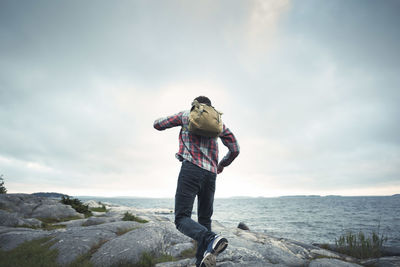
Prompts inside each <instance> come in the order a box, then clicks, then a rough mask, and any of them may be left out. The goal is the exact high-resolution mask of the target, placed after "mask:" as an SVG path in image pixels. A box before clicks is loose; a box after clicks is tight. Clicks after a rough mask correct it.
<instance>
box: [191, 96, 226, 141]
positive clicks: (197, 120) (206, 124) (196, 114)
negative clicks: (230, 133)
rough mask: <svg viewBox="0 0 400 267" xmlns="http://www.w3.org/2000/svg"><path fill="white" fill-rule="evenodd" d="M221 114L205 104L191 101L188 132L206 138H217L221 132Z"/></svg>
mask: <svg viewBox="0 0 400 267" xmlns="http://www.w3.org/2000/svg"><path fill="white" fill-rule="evenodd" d="M221 115H222V113H221V112H219V111H217V110H216V109H215V108H214V107H212V106H209V105H207V104H203V103H199V102H198V101H197V100H195V101H193V103H192V108H191V110H190V113H189V132H191V133H193V134H197V135H201V136H206V137H218V136H219V135H220V133H221V132H222V120H221Z"/></svg>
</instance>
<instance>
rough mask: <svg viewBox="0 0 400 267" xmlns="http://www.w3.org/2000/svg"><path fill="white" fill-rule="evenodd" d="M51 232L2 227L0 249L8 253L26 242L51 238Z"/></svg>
mask: <svg viewBox="0 0 400 267" xmlns="http://www.w3.org/2000/svg"><path fill="white" fill-rule="evenodd" d="M52 234H53V232H51V231H43V230H34V229H31V228H9V227H4V228H2V229H1V231H0V249H1V250H4V251H9V250H12V249H14V248H16V247H17V246H19V245H21V244H22V243H24V242H26V241H31V240H33V239H39V238H43V237H50V236H52Z"/></svg>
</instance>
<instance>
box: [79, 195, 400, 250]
mask: <svg viewBox="0 0 400 267" xmlns="http://www.w3.org/2000/svg"><path fill="white" fill-rule="evenodd" d="M78 198H79V199H81V200H83V201H85V200H87V199H93V200H98V201H103V202H110V203H114V204H118V205H124V206H130V207H136V208H162V209H171V210H173V208H174V199H165V198H162V199H161V198H101V197H100V198H99V197H78ZM195 212H196V205H194V215H193V218H194V219H196V214H195ZM166 216H167V217H169V218H170V219H171V220H172V221H173V214H170V215H166ZM213 220H217V221H219V222H220V223H222V224H224V225H226V226H229V227H236V226H237V225H238V224H239V222H244V223H245V224H246V225H247V226H248V227H249V228H250V230H253V231H257V232H264V233H267V234H269V235H272V236H275V237H283V238H289V239H294V240H297V241H301V242H305V243H309V244H311V243H335V240H336V239H337V238H339V236H340V235H342V234H345V233H346V232H348V231H352V232H355V233H357V232H359V231H363V232H364V233H366V234H368V233H371V232H372V231H375V232H378V231H379V233H380V234H381V235H384V236H386V237H387V238H388V241H387V243H386V245H387V246H394V247H400V197H399V196H392V197H336V196H332V197H278V198H223V199H222V198H221V199H218V198H217V199H215V201H214V215H213Z"/></svg>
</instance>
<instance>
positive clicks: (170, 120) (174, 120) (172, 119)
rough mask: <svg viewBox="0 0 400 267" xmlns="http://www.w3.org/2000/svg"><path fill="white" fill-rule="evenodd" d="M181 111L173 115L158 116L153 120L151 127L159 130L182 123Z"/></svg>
mask: <svg viewBox="0 0 400 267" xmlns="http://www.w3.org/2000/svg"><path fill="white" fill-rule="evenodd" d="M182 114H183V111H182V112H179V113H177V114H175V115H172V116H168V117H165V118H160V119H157V120H155V121H154V123H153V127H154V128H155V129H157V130H159V131H162V130H165V129H168V128H172V127H175V126H180V125H182Z"/></svg>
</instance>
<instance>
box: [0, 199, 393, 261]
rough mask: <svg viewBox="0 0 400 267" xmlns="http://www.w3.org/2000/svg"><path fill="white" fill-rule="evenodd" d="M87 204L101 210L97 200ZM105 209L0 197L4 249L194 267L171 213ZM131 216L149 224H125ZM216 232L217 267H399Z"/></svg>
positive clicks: (259, 236) (218, 228)
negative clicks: (44, 243) (220, 242)
mask: <svg viewBox="0 0 400 267" xmlns="http://www.w3.org/2000/svg"><path fill="white" fill-rule="evenodd" d="M86 204H88V205H89V207H91V208H96V207H99V203H97V202H95V201H89V202H86ZM103 204H104V205H105V207H106V211H105V212H93V213H94V216H92V217H89V218H85V217H84V216H83V215H82V214H80V213H77V212H76V211H75V210H74V209H73V208H71V207H70V206H68V205H64V204H61V203H60V202H59V200H57V199H51V198H46V197H38V196H34V195H28V194H1V195H0V250H2V251H9V252H11V251H13V250H14V249H16V248H17V247H18V246H20V245H22V244H24V243H25V242H27V241H31V240H36V239H41V238H48V242H51V244H52V245H51V247H50V249H55V250H57V258H56V263H55V265H56V264H58V265H59V266H70V265H71V264H73V263H76V261H77V259H79V258H80V257H82V256H85V257H86V258H87V259H88V261H90V263H91V264H92V266H121V265H124V266H140V262H141V260H142V259H143V257H144V256H146V255H151V257H154V258H161V257H163V258H165V259H164V260H163V262H160V263H157V264H156V265H155V266H157V267H167V266H194V263H195V259H194V257H193V253H192V252H193V251H194V246H195V243H194V242H192V240H191V239H190V238H188V237H186V236H184V235H183V234H181V233H180V232H179V231H177V230H176V228H175V225H174V224H173V222H171V221H170V220H169V219H168V218H167V217H165V216H163V215H162V213H164V212H169V211H158V210H140V209H135V208H131V207H122V206H115V205H111V204H107V203H103ZM126 212H129V213H130V214H133V215H134V216H136V217H140V218H141V219H144V220H146V221H147V222H146V223H143V222H142V223H141V222H137V221H124V220H122V219H123V217H124V214H125V213H126ZM160 213H161V214H160ZM49 226H51V227H49ZM213 231H215V232H217V233H221V234H222V235H224V236H225V237H226V238H227V239H228V240H229V246H228V248H227V250H226V251H225V252H224V253H222V254H221V255H219V256H218V257H217V266H224V267H228V266H277V267H279V266H310V267H316V266H327V267H328V266H332V267H333V266H343V267H345V266H346V267H347V266H348V267H352V266H385V267H386V266H389V267H390V266H400V257H398V256H392V257H382V258H379V259H367V260H358V259H355V258H352V257H349V256H345V255H341V254H339V253H336V252H334V251H331V250H327V249H323V248H320V247H318V246H313V245H309V244H304V243H301V242H297V241H294V240H289V239H285V238H276V237H272V236H269V235H267V234H264V233H257V232H252V231H251V230H243V229H239V228H230V227H225V226H223V225H221V224H220V223H218V222H216V221H214V222H213ZM135 264H136V265H135ZM75 266H76V264H75Z"/></svg>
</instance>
